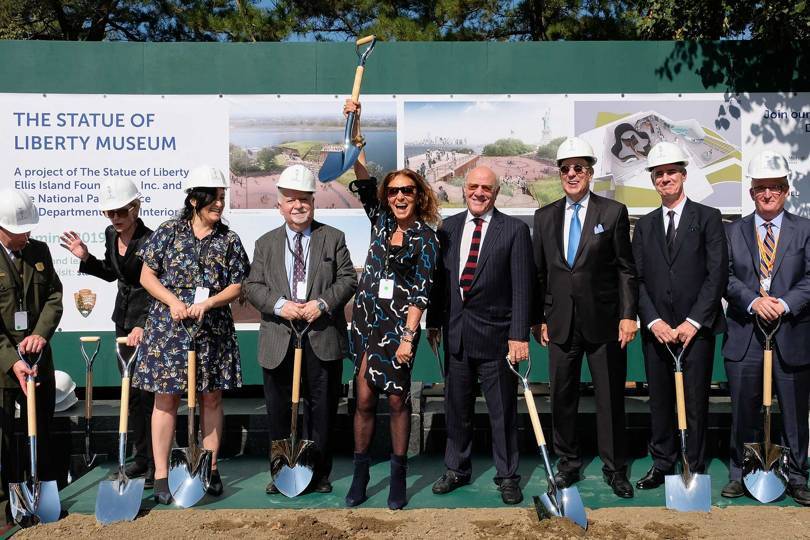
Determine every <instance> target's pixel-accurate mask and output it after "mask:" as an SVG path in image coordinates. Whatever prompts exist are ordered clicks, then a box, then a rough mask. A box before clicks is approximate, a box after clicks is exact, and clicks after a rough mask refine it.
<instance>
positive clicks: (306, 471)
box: [270, 322, 318, 497]
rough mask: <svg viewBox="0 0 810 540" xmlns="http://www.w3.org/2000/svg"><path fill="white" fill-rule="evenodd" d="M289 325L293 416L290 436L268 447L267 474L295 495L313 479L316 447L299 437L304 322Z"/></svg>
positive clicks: (306, 328) (285, 491) (275, 482)
mask: <svg viewBox="0 0 810 540" xmlns="http://www.w3.org/2000/svg"><path fill="white" fill-rule="evenodd" d="M290 326H291V327H292V329H293V332H295V354H294V356H293V380H292V415H291V417H290V437H289V438H287V439H281V440H277V441H273V443H272V444H271V446H270V474H271V475H272V477H273V484H274V485H275V486H276V487H277V488H278V490H279V491H280V492H281V493H283V494H284V495H286V496H287V497H297V496H298V495H300V494H301V493H303V491H304V490H305V489H307V486H308V485H309V483H310V482H311V481H312V475H313V473H314V470H315V462H316V461H317V454H318V449H317V448H316V447H315V443H314V442H313V441H307V440H299V439H298V400H299V397H300V395H299V392H300V389H301V361H302V358H303V356H304V348H303V347H304V346H303V341H304V334H305V333H306V332H307V330H309V325H306V327H304V329H303V330H301V331H299V330H298V328H297V327H296V326H295V323H294V322H290Z"/></svg>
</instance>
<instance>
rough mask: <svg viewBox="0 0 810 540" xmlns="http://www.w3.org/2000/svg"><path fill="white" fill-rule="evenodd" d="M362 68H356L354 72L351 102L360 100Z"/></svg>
mask: <svg viewBox="0 0 810 540" xmlns="http://www.w3.org/2000/svg"><path fill="white" fill-rule="evenodd" d="M363 70H364V68H363V66H357V69H356V70H355V71H354V85H353V86H352V101H353V102H354V103H357V102H358V100H359V99H360V85H361V84H362V83H363Z"/></svg>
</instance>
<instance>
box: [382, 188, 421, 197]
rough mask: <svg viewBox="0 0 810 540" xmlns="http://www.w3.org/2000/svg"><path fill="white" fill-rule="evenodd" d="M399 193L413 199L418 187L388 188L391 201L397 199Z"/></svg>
mask: <svg viewBox="0 0 810 540" xmlns="http://www.w3.org/2000/svg"><path fill="white" fill-rule="evenodd" d="M397 193H402V194H403V195H405V196H406V197H413V194H414V193H416V186H397V187H389V188H388V198H389V199H393V198H394V197H396V196H397Z"/></svg>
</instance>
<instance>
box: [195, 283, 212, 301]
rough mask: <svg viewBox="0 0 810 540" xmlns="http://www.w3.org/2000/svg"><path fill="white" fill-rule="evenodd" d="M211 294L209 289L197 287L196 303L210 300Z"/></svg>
mask: <svg viewBox="0 0 810 540" xmlns="http://www.w3.org/2000/svg"><path fill="white" fill-rule="evenodd" d="M209 294H211V293H210V291H209V290H208V287H197V288H196V289H194V303H195V304H199V303H201V302H205V301H206V300H208V295H209Z"/></svg>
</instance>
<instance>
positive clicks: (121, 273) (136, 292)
mask: <svg viewBox="0 0 810 540" xmlns="http://www.w3.org/2000/svg"><path fill="white" fill-rule="evenodd" d="M140 196H141V194H140V192H139V191H138V188H137V187H136V186H135V184H133V183H132V181H131V180H129V179H126V178H110V179H108V180H105V181H104V182H102V183H101V188H100V189H99V193H98V198H99V205H98V207H99V210H101V212H102V213H103V214H104V216H105V217H106V218H107V219H109V220H110V225H109V226H108V227H107V228H106V229H105V231H104V239H105V241H104V245H105V248H106V250H105V252H104V259H103V260H100V259H97V258H96V257H95V256H93V255H92V254H91V253H90V251H89V250H88V249H87V245H86V244H85V243H84V242H83V241H82V238H81V235H80V234H78V233H76V232H74V231H65V232H63V233H62V236H61V237H60V238H59V240H60V245H61V246H62V247H63V248H65V249H67V250H68V251H70V252H71V253H72V254H73V256H75V257H77V258H78V259H79V261H80V262H79V272H81V273H83V274H88V275H91V276H95V277H97V278H101V279H103V280H104V281H116V282H117V285H118V292H117V294H116V296H115V307H114V308H113V314H112V320H113V322H114V323H115V336H116V337H117V338H118V337H125V338H127V344H126V346H122V347H121V354H122V355H124V357H127V358H128V357H129V356H130V355H132V353H133V352H134V350H135V349H134V348H135V347H137V346H138V345H139V344H140V342H141V338H142V336H143V327H144V325H145V324H146V315H147V313H148V311H149V304H150V302H151V297H150V296H149V293H147V292H146V289H144V288H143V287H142V286H141V281H140V280H141V267H142V266H143V261H141V259H140V257H138V251H139V250H140V249H141V247H143V245H144V244H145V243H146V241H147V240H148V239H149V236H150V235H151V234H152V229H150V228H149V227H147V226H146V225H144V223H143V221H141V219H140V218H139V217H138V213H139V212H140V209H141V201H140ZM119 370H120V366H119ZM154 402H155V399H154V395H153V394H152V393H151V392H147V391H145V390H143V391H142V390H138V389H134V390H133V391H132V392H130V394H129V411H130V417H131V418H132V420H131V421H130V423H131V424H132V430H133V432H134V440H133V442H134V446H135V459H134V460H133V461H132V463H130V464H128V465H127V468H126V471H125V472H126V474H127V476H128V477H129V478H139V477H141V476H145V477H146V478H145V481H144V487H146V488H151V487H152V484H153V482H154V479H155V463H154V460H153V459H152V438H151V436H150V433H151V426H150V424H151V421H152V407H153V406H154Z"/></svg>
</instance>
